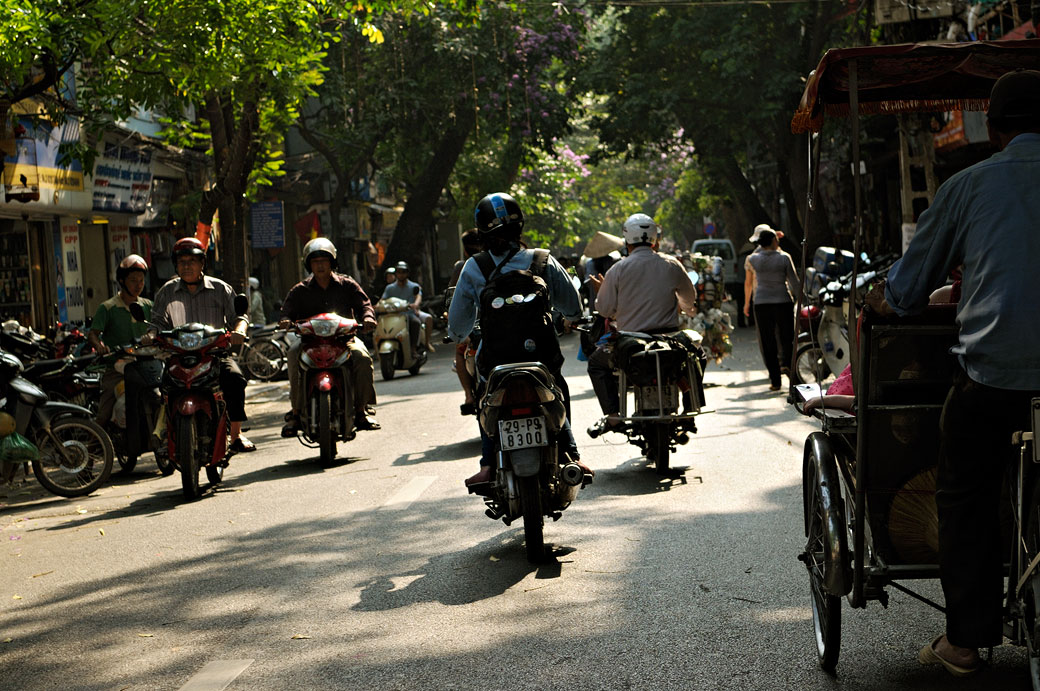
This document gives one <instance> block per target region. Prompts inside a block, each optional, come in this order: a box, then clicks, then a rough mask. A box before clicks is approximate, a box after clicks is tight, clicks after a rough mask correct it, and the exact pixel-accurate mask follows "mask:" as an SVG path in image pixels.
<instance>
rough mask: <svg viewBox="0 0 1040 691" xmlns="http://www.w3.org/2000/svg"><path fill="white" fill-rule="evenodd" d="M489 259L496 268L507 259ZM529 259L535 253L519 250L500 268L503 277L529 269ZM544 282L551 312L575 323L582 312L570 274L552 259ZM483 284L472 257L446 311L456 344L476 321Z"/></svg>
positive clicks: (465, 335)
mask: <svg viewBox="0 0 1040 691" xmlns="http://www.w3.org/2000/svg"><path fill="white" fill-rule="evenodd" d="M491 258H492V259H494V260H495V265H496V266H497V265H498V264H499V263H500V262H501V261H502V260H503V259H505V258H506V255H505V254H499V255H494V254H492V255H491ZM532 259H534V250H520V251H519V252H517V253H516V255H515V256H513V258H512V259H510V260H509V261H508V262H506V264H505V266H503V267H502V273H508V272H510V271H521V270H523V269H529V268H530V267H531V260H532ZM543 278H545V282H546V284H547V285H548V286H549V300H550V302H551V303H552V306H553V309H554V310H556V311H558V312H559V313H560V314H562V315H563V316H564V318H565V319H569V320H571V321H574V320H576V319H578V318H580V317H581V313H582V310H581V298H579V297H578V291H577V290H575V289H574V284H573V283H571V277H570V274H568V273H567V270H566V269H564V268H563V267H562V266H560V263H559V262H558V261H556V259H554V258H553V257H552V256H551V255H550V256H549V261H547V262H546V264H545V274H544V275H543ZM484 283H485V281H484V274H482V273H481V272H480V267H479V266H477V262H476V261H474V259H473V257H470V258H469V259H467V260H466V264H465V266H463V267H462V273H461V274H460V275H459V282H458V283H457V284H455V294H454V295H453V296H452V298H451V308H450V309H449V310H448V335H449V336H451V339H452V340H453V341H455V342H456V343H458V342H460V341H462V340H464V339H466V338H467V337H469V335H470V333H471V332H472V331H473V325H474V324H475V323H476V320H477V305H479V303H480V291H481V290H483V289H484Z"/></svg>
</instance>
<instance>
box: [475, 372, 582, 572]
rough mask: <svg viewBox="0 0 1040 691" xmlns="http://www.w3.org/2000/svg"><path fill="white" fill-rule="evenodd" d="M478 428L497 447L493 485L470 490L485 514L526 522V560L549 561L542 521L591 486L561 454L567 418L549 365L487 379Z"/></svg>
mask: <svg viewBox="0 0 1040 691" xmlns="http://www.w3.org/2000/svg"><path fill="white" fill-rule="evenodd" d="M478 416H479V420H480V426H481V428H482V429H483V430H484V433H485V434H487V435H488V436H489V437H491V439H493V440H494V444H495V456H494V458H495V473H494V476H493V477H492V479H491V481H490V482H487V483H483V484H475V485H470V486H469V491H470V493H473V494H479V495H483V496H484V498H485V499H484V501H485V504H486V505H487V511H486V512H485V513H486V515H487V516H488V517H489V518H491V519H492V520H498V519H499V518H501V519H502V521H503V522H504V523H505V524H506V525H510V524H511V523H512V522H513V521H514V520H516V519H518V518H523V521H524V538H525V541H526V548H527V559H528V561H531V562H532V563H537V562H540V561H542V560H543V559H544V558H545V539H544V534H543V528H544V520H543V516H550V517H551V518H552V519H553V520H554V521H555V520H558V519H559V518H560V515H561V513H562V512H563V510H564V509H566V508H567V507H568V506H570V504H571V502H572V501H574V500H575V498H577V495H578V490H579V489H580V488H582V487H584V486H585V485H586V484H588V483H589V482H591V481H592V478H591V476H589V475H586V474H585V472H584V470H583V469H582V467H581V466H580V465H578V464H577V463H574V462H573V461H572V460H571V459H570V458H569V457H568V456H567V455H566V454H562V455H561V453H560V451H559V446H558V437H559V435H560V430H561V428H562V426H563V423H564V420H565V419H566V410H565V406H564V401H563V393H562V392H561V391H560V389H559V387H558V386H557V384H556V381H555V380H554V378H553V376H552V374H551V373H550V372H549V370H548V369H547V368H546V367H545V365H543V364H541V363H538V362H520V363H514V364H507V365H499V366H498V367H495V368H494V369H493V370H491V372H490V374H489V375H488V380H487V385H486V387H485V390H484V395H483V396H482V397H481V399H480V411H479V413H478Z"/></svg>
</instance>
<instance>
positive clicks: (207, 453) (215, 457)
mask: <svg viewBox="0 0 1040 691" xmlns="http://www.w3.org/2000/svg"><path fill="white" fill-rule="evenodd" d="M157 342H158V344H159V347H160V348H162V349H163V350H164V351H165V352H167V353H168V354H169V355H168V358H167V360H166V371H165V373H164V374H163V378H162V384H161V385H160V390H161V391H162V398H163V406H164V408H165V411H166V413H165V417H164V421H165V423H166V440H167V448H168V452H169V458H170V460H171V461H173V464H174V466H175V467H176V468H177V469H178V470H179V471H180V472H181V487H182V488H183V490H184V497H185V498H186V499H195V498H196V497H198V496H199V468H200V467H201V468H205V469H206V477H207V478H208V479H209V481H210V483H211V484H214V485H215V484H217V483H218V482H220V481H221V480H222V479H224V468H226V467H227V458H228V448H229V442H228V432H229V429H230V424H231V423H230V420H229V419H228V412H227V403H226V402H225V401H224V394H223V392H222V391H221V390H220V359H221V358H222V357H224V356H225V355H226V354H227V350H228V349H229V347H230V345H231V333H230V332H228V331H225V330H224V329H215V328H213V327H211V326H206V325H205V324H184V325H183V326H178V327H177V328H175V329H171V330H169V331H160V332H159V334H158V336H157Z"/></svg>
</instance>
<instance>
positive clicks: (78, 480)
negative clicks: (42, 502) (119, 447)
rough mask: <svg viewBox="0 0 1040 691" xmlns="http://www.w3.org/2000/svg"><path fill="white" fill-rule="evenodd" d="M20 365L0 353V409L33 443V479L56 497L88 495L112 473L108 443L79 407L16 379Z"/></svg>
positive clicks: (110, 450) (19, 374) (98, 427)
mask: <svg viewBox="0 0 1040 691" xmlns="http://www.w3.org/2000/svg"><path fill="white" fill-rule="evenodd" d="M23 369H24V368H23V366H22V363H21V361H20V360H19V359H18V358H17V357H15V356H14V355H13V354H11V353H3V352H0V409H2V410H3V411H5V412H6V413H8V414H10V415H11V416H12V417H13V418H14V420H15V431H16V432H18V433H19V434H21V435H22V436H24V437H25V438H27V439H28V440H30V441H32V442H33V443H34V444H35V445H36V447H37V448H38V449H39V456H38V458H36V460H34V461H32V469H33V474H34V475H35V476H36V479H37V480H38V481H39V482H40V484H41V485H42V486H43V487H44V488H45V489H47V490H48V491H50V492H52V493H54V494H57V495H58V496H61V497H80V496H83V495H86V494H90V493H91V492H93V491H94V490H96V489H97V488H99V487H100V486H101V485H103V484H104V483H105V481H106V480H108V477H109V475H111V473H112V462H113V461H112V459H113V455H114V454H113V450H112V441H111V440H110V439H109V438H108V435H107V434H106V433H105V431H104V430H103V429H101V426H100V425H98V424H97V423H96V422H94V419H93V415H92V414H91V412H90V411H89V410H87V409H86V408H83V407H82V406H78V405H73V404H71V403H64V402H59V401H51V400H49V399H48V397H47V394H46V393H45V392H44V391H43V390H42V389H40V388H39V387H38V386H36V385H35V384H33V383H32V382H30V381H29V380H27V379H25V378H24V377H23V376H21V374H22V371H23Z"/></svg>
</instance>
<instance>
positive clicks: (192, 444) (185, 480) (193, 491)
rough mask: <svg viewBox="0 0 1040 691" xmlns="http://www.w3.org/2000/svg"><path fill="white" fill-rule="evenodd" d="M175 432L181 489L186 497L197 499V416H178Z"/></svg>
mask: <svg viewBox="0 0 1040 691" xmlns="http://www.w3.org/2000/svg"><path fill="white" fill-rule="evenodd" d="M174 433H175V434H176V437H174V438H175V439H176V440H177V465H178V466H180V470H181V489H182V490H183V492H184V498H185V499H189V500H190V499H195V498H196V497H198V496H199V457H198V450H197V449H196V447H197V446H198V445H199V436H198V430H196V429H195V418H191V417H181V418H177V421H176V422H175V423H174Z"/></svg>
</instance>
